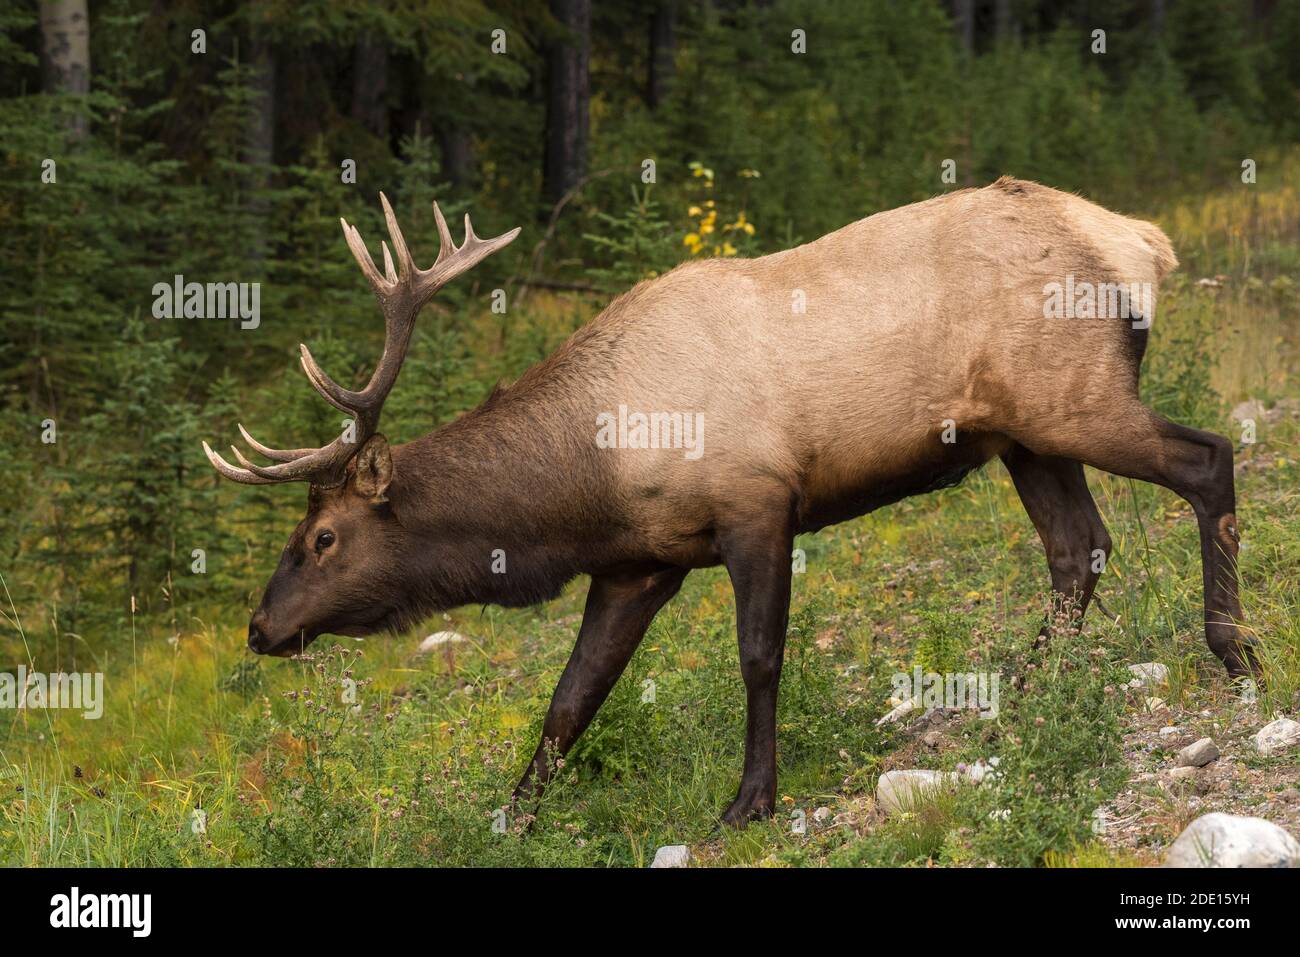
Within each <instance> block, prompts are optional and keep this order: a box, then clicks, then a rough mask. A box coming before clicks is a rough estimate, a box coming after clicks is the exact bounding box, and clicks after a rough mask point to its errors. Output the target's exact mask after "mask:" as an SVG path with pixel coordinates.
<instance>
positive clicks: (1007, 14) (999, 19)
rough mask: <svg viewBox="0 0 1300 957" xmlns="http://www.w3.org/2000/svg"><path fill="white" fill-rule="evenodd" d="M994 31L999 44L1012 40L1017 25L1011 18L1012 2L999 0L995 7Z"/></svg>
mask: <svg viewBox="0 0 1300 957" xmlns="http://www.w3.org/2000/svg"><path fill="white" fill-rule="evenodd" d="M993 29H994V34H995V36H996V37H997V38H998V42H999V43H1005V42H1007V41H1008V40H1010V39H1011V37H1012V35H1013V33H1014V32H1015V24H1014V21H1013V20H1012V16H1011V0H997V2H996V3H995V4H994V5H993Z"/></svg>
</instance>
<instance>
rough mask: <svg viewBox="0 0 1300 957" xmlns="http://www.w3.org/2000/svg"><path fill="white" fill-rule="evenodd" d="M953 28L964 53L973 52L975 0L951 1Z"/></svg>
mask: <svg viewBox="0 0 1300 957" xmlns="http://www.w3.org/2000/svg"><path fill="white" fill-rule="evenodd" d="M952 20H953V26H955V27H956V28H957V37H958V39H960V40H961V48H962V50H964V51H965V52H966V53H968V54H970V53H974V52H975V0H953V3H952Z"/></svg>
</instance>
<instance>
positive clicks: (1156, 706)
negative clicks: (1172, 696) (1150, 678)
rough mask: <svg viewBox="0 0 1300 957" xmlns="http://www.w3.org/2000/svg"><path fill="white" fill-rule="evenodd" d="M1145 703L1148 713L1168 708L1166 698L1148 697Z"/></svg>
mask: <svg viewBox="0 0 1300 957" xmlns="http://www.w3.org/2000/svg"><path fill="white" fill-rule="evenodd" d="M1143 704H1144V705H1145V706H1146V709H1147V712H1148V713H1154V712H1156V711H1165V710H1168V708H1167V706H1166V705H1165V699H1164V698H1147V699H1146V700H1145V701H1144V702H1143Z"/></svg>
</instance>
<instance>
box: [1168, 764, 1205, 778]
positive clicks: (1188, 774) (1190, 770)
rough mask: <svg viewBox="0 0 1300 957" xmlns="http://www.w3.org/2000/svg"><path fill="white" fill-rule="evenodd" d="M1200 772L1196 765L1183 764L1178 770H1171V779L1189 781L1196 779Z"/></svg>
mask: <svg viewBox="0 0 1300 957" xmlns="http://www.w3.org/2000/svg"><path fill="white" fill-rule="evenodd" d="M1200 770H1201V769H1200V768H1199V767H1198V766H1196V765H1188V764H1182V765H1179V766H1178V767H1176V768H1170V769H1169V777H1170V779H1171V780H1174V781H1187V780H1190V779H1191V778H1194V777H1196V775H1197V774H1198V773H1199V772H1200Z"/></svg>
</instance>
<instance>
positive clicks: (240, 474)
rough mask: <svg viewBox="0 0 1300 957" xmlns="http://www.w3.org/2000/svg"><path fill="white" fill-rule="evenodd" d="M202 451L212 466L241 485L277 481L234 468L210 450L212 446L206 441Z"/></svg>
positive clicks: (264, 483)
mask: <svg viewBox="0 0 1300 957" xmlns="http://www.w3.org/2000/svg"><path fill="white" fill-rule="evenodd" d="M203 452H204V454H205V455H207V457H208V461H209V462H211V463H212V467H213V468H214V469H216V470H217V471H218V472H220V473H221V474H222V475H224V476H225V477H226V478H228V479H230V480H231V481H232V482H239V483H241V484H243V485H274V484H275V483H276V481H277V480H276V479H268V478H261V477H260V476H257V475H254V474H253V473H252V472H250V471H248V470H247V469H237V468H235V467H234V466H233V465H231V464H230V463H229V462H227V461H226V460H225V459H223V458H222V457H221V456H220V455H218V454H217V453H216V452H214V451H212V447H211V446H209V445H208V443H207V442H204V443H203Z"/></svg>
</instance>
